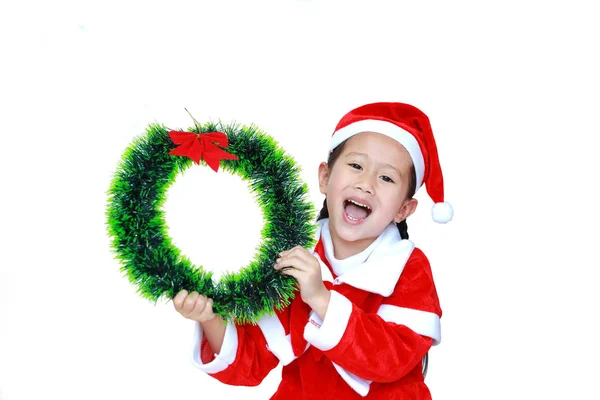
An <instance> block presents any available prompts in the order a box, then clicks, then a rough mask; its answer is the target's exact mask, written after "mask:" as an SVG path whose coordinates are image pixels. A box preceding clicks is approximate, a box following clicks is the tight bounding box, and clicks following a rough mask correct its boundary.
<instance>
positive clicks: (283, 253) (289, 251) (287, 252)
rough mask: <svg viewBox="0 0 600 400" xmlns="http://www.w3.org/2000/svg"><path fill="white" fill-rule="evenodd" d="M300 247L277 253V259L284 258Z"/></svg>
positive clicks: (300, 247)
mask: <svg viewBox="0 0 600 400" xmlns="http://www.w3.org/2000/svg"><path fill="white" fill-rule="evenodd" d="M301 249H302V246H296V247H292V248H291V249H288V250H285V251H282V252H281V253H279V257H286V256H287V255H289V254H290V253H292V252H294V251H296V250H301Z"/></svg>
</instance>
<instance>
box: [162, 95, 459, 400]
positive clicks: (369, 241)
mask: <svg viewBox="0 0 600 400" xmlns="http://www.w3.org/2000/svg"><path fill="white" fill-rule="evenodd" d="M318 172H319V188H320V191H321V193H322V194H324V195H325V201H324V204H323V209H322V210H321V213H320V215H319V218H318V222H317V223H318V226H317V239H318V243H317V245H316V246H315V248H314V249H312V251H309V250H306V249H303V248H301V247H295V248H293V249H290V250H287V251H284V252H282V253H281V254H280V258H278V259H277V260H274V268H275V269H277V270H280V271H281V273H283V274H287V275H291V276H293V277H294V278H296V280H297V281H298V286H299V289H300V295H299V296H296V298H295V299H294V300H293V302H292V304H291V305H290V306H289V307H287V308H285V309H284V310H282V311H280V312H277V314H276V315H275V316H266V317H264V318H262V319H261V320H260V321H259V323H258V325H257V326H254V325H243V326H240V325H235V324H233V323H227V324H225V323H224V321H223V320H222V319H221V317H219V316H216V315H215V314H214V313H213V310H212V300H211V299H207V298H206V297H204V296H202V295H199V294H198V293H196V292H193V293H189V294H188V293H187V292H186V291H181V292H179V293H178V294H177V296H176V297H175V298H174V301H173V302H174V305H175V309H176V310H177V311H178V312H179V313H181V314H182V315H183V316H184V317H186V318H189V319H191V320H194V321H197V322H198V323H197V324H196V336H195V346H194V353H193V360H194V364H195V365H196V366H197V367H198V368H199V369H201V370H202V371H204V372H206V373H208V374H210V375H211V376H213V377H214V378H216V379H218V380H219V381H221V382H223V383H226V384H231V385H242V386H255V385H258V384H260V383H261V382H262V380H263V379H264V378H265V377H266V376H267V374H268V373H269V371H271V370H272V369H273V368H275V367H276V366H277V364H278V363H279V362H281V363H282V364H283V370H282V381H281V384H280V385H279V388H278V389H277V392H276V393H275V394H274V395H273V397H271V399H284V400H290V399H320V400H321V399H361V398H366V399H430V398H431V395H430V392H429V390H428V388H427V386H426V385H425V383H424V378H423V373H422V360H423V358H424V356H425V355H426V354H427V352H428V351H429V349H430V347H431V346H432V345H436V344H438V343H439V342H440V317H441V315H442V311H441V309H440V305H439V301H438V296H437V293H436V289H435V285H434V282H433V278H432V274H431V269H430V267H429V262H428V261H427V258H426V257H425V255H424V254H423V252H422V251H421V250H419V249H418V248H416V247H415V246H414V244H413V243H412V242H411V241H410V240H408V233H407V227H406V218H407V217H408V216H410V215H411V214H412V213H413V212H414V211H415V209H416V207H417V200H416V199H414V198H413V195H414V194H415V191H416V190H417V189H418V188H419V187H421V186H422V185H423V184H425V185H426V187H427V191H428V193H429V195H430V196H431V198H432V199H433V200H434V201H435V202H436V204H435V205H434V208H433V218H434V220H436V221H437V222H448V221H449V220H450V219H451V218H452V208H451V207H450V205H449V204H448V203H444V202H443V181H442V173H441V169H440V165H439V161H438V156H437V149H436V145H435V140H434V138H433V133H432V131H431V127H430V124H429V119H428V118H427V116H426V115H425V114H423V113H422V112H421V111H420V110H418V109H417V108H415V107H413V106H410V105H407V104H401V103H374V104H367V105H364V106H362V107H359V108H356V109H354V110H352V111H350V112H349V113H348V114H346V115H345V116H344V117H343V118H342V119H341V121H340V122H339V124H338V126H337V127H336V129H335V131H334V133H333V136H332V139H331V144H330V154H329V159H328V160H327V163H322V164H321V165H320V166H319V171H318Z"/></svg>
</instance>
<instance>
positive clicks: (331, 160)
mask: <svg viewBox="0 0 600 400" xmlns="http://www.w3.org/2000/svg"><path fill="white" fill-rule="evenodd" d="M347 141H348V139H346V140H344V141H343V142H342V143H340V144H339V145H338V146H337V147H336V148H335V149H333V151H332V152H331V153H329V157H328V158H327V165H328V168H329V170H331V168H333V164H335V162H336V161H337V159H338V157H339V156H340V154H342V151H343V150H344V146H345V145H346V142H347ZM416 186H417V174H416V172H415V167H414V165H412V166H411V169H410V179H409V181H408V198H409V199H410V198H412V197H413V196H414V195H415V192H416V189H417V188H416ZM323 218H329V210H328V209H327V197H325V200H323V208H321V211H320V212H319V215H318V216H317V221H319V220H321V219H323ZM396 227H397V228H398V232H400V237H401V238H402V239H408V224H407V223H406V220H405V219H404V220H402V221H400V222H398V223H396Z"/></svg>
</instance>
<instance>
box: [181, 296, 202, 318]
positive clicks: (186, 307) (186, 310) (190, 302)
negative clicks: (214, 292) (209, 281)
mask: <svg viewBox="0 0 600 400" xmlns="http://www.w3.org/2000/svg"><path fill="white" fill-rule="evenodd" d="M199 296H200V294H199V293H198V292H196V291H193V292H192V293H190V294H189V295H188V297H187V298H186V299H185V301H184V302H183V307H182V309H181V313H182V314H183V315H184V316H185V317H187V316H188V315H190V314H191V313H192V311H193V310H194V307H195V306H196V300H197V299H198V297H199Z"/></svg>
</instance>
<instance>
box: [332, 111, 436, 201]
mask: <svg viewBox="0 0 600 400" xmlns="http://www.w3.org/2000/svg"><path fill="white" fill-rule="evenodd" d="M363 132H374V133H380V134H382V135H385V136H387V137H390V138H392V139H394V140H395V141H397V142H398V143H400V144H401V145H402V146H404V148H405V149H406V151H408V154H410V158H412V160H413V165H414V166H415V172H416V175H417V189H418V188H420V187H421V183H422V182H423V176H424V175H425V160H424V159H423V153H421V148H420V147H419V142H417V139H415V137H414V136H413V135H412V134H411V133H409V132H408V131H406V130H404V129H402V128H400V127H399V126H398V125H396V124H393V123H391V122H388V121H381V120H378V119H364V120H362V121H357V122H354V123H352V124H350V125H346V126H345V127H343V128H341V129H339V130H337V131H336V132H335V133H334V134H333V137H332V138H331V142H330V145H329V151H331V150H333V149H335V148H336V147H337V146H338V145H339V144H340V143H342V142H343V141H344V140H346V139H349V138H351V137H352V136H354V135H356V134H359V133H363Z"/></svg>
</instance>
